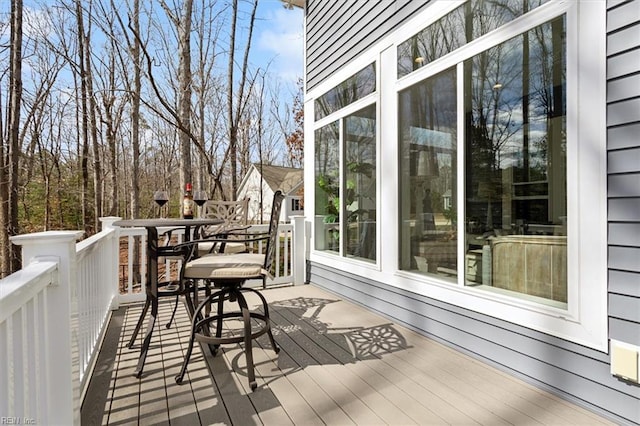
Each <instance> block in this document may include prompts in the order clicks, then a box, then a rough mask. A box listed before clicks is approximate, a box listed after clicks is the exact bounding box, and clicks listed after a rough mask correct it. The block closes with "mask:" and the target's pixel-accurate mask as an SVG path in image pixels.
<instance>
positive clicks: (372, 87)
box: [314, 63, 376, 120]
mask: <svg viewBox="0 0 640 426" xmlns="http://www.w3.org/2000/svg"><path fill="white" fill-rule="evenodd" d="M375 91H376V64H375V63H372V64H370V65H367V66H366V67H365V68H363V69H362V70H360V71H358V72H357V73H355V74H354V75H352V76H351V77H349V78H348V79H346V80H345V81H343V82H342V83H340V84H338V85H337V86H336V87H334V88H333V89H331V90H329V91H328V92H327V93H325V94H324V95H322V96H320V97H319V98H318V99H316V100H315V103H314V106H315V119H316V120H319V119H321V118H323V117H326V116H327V115H329V114H331V113H334V112H336V111H338V110H339V109H340V108H344V107H346V106H347V105H349V104H351V103H353V102H355V101H357V100H358V99H361V98H363V97H365V96H367V95H369V94H371V93H373V92H375Z"/></svg>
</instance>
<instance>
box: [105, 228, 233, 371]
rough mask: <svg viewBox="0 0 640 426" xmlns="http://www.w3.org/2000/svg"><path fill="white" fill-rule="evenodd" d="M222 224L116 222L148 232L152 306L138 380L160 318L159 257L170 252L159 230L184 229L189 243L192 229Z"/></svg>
mask: <svg viewBox="0 0 640 426" xmlns="http://www.w3.org/2000/svg"><path fill="white" fill-rule="evenodd" d="M221 223H222V220H220V219H171V218H168V219H162V218H157V219H128V220H119V221H116V222H114V225H115V226H120V227H133V228H145V229H146V230H147V282H146V283H145V288H146V293H147V296H146V297H147V298H148V299H149V301H150V305H151V316H150V317H149V322H148V324H147V330H146V333H145V336H144V340H143V342H142V346H141V348H140V358H138V365H137V367H136V369H135V372H134V375H135V376H136V377H137V378H140V377H141V376H142V370H143V368H144V362H145V360H146V358H147V352H148V351H149V344H150V343H151V335H152V334H153V328H154V327H155V323H156V317H157V316H158V257H160V256H163V255H165V254H166V252H168V250H170V247H169V248H167V249H168V250H167V251H166V252H165V250H163V249H165V248H164V247H158V228H162V227H171V228H180V227H184V238H185V241H189V240H190V238H191V227H195V229H196V230H197V229H198V228H199V227H201V226H210V225H219V224H221Z"/></svg>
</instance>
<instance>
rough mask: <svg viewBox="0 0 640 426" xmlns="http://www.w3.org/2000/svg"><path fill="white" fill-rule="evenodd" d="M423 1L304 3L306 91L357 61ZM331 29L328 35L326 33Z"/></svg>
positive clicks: (311, 0)
mask: <svg viewBox="0 0 640 426" xmlns="http://www.w3.org/2000/svg"><path fill="white" fill-rule="evenodd" d="M428 3H429V2H428V1H426V0H420V1H416V0H402V1H390V0H377V1H373V0H372V1H369V0H366V1H365V0H348V1H343V0H309V1H308V2H307V36H306V43H307V44H306V47H307V51H306V54H307V90H311V89H313V88H314V87H315V86H317V85H318V84H319V83H321V82H322V81H323V80H325V79H326V78H327V77H329V76H330V75H332V74H333V73H335V72H336V71H337V70H339V69H340V68H342V67H344V66H345V65H346V64H348V63H349V62H351V61H352V60H353V59H355V58H356V57H358V56H359V55H360V54H362V52H364V51H366V50H367V49H368V48H370V47H371V46H372V45H373V44H374V43H375V42H377V41H378V40H379V39H380V38H382V37H383V36H384V35H385V34H386V33H389V32H390V31H393V30H394V29H396V28H397V27H398V26H399V25H400V24H401V23H402V22H403V21H405V20H406V19H407V17H409V16H411V15H413V14H414V13H415V12H417V11H420V10H422V9H424V8H426V7H427V5H428ZM327 28H330V29H331V30H330V31H326V29H327Z"/></svg>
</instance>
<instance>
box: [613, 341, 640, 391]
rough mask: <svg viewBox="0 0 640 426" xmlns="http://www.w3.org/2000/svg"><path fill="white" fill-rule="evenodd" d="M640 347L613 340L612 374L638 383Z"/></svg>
mask: <svg viewBox="0 0 640 426" xmlns="http://www.w3.org/2000/svg"><path fill="white" fill-rule="evenodd" d="M639 354H640V347H638V346H634V345H631V344H629V343H624V342H619V341H617V340H611V374H613V375H614V376H617V377H620V378H622V379H624V380H628V381H630V382H634V383H638V371H640V356H639Z"/></svg>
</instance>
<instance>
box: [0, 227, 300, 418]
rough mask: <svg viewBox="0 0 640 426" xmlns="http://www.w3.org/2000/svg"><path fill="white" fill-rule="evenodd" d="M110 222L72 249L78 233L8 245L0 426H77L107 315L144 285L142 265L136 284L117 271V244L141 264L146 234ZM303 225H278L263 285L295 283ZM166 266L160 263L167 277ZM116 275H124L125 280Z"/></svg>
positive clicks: (1, 295)
mask: <svg viewBox="0 0 640 426" xmlns="http://www.w3.org/2000/svg"><path fill="white" fill-rule="evenodd" d="M118 219H120V218H115V217H110V218H103V219H102V222H103V230H102V231H101V232H100V233H99V234H96V235H94V236H92V237H90V238H88V239H86V240H84V241H81V242H78V243H76V239H77V238H78V237H79V236H80V235H81V233H80V232H79V231H48V232H40V233H34V234H25V235H19V236H16V237H12V238H11V241H12V242H13V243H14V244H16V245H20V246H22V260H23V269H22V270H20V271H18V272H16V273H14V274H12V275H10V276H9V277H7V278H5V279H3V280H0V422H1V423H3V424H65V425H68V424H79V423H80V406H81V404H82V400H83V398H84V392H85V390H86V388H87V386H88V384H89V379H90V377H91V372H92V370H93V364H94V363H95V360H96V357H97V355H98V353H99V350H100V346H101V343H102V338H103V336H104V333H105V331H106V328H107V327H106V326H107V325H108V322H109V319H110V315H111V311H112V310H113V309H117V307H118V306H119V304H120V303H123V302H124V303H127V302H133V301H136V300H143V299H144V286H140V285H139V284H137V283H139V282H144V280H145V278H146V270H145V266H144V265H145V262H138V263H140V264H141V265H142V266H141V268H140V274H139V278H140V280H136V279H134V278H135V277H136V276H137V273H136V271H135V269H134V262H127V263H126V264H125V265H121V264H120V242H121V237H122V238H123V239H125V240H126V241H127V244H128V249H127V250H128V254H129V255H128V257H127V259H133V254H134V250H133V241H135V237H136V236H138V237H140V241H141V243H142V244H141V246H140V258H141V259H144V258H145V256H146V252H145V247H146V241H145V238H146V232H145V231H144V230H143V229H126V228H122V229H120V228H117V227H113V222H114V221H116V220H118ZM261 226H262V225H261ZM304 226H305V224H304V218H303V217H297V218H295V219H294V221H293V222H292V224H281V225H280V229H279V230H280V241H281V244H279V246H278V248H277V256H278V263H277V265H278V271H277V274H276V278H275V279H274V280H270V281H269V282H268V284H280V283H288V282H291V283H293V284H302V283H303V281H304V277H305V271H304V267H305V254H304V253H305V232H304ZM265 227H266V225H265ZM255 228H257V229H258V230H259V228H260V226H256V227H255ZM179 238H181V237H179ZM259 250H262V247H259ZM171 266H172V265H171V264H170V263H167V264H166V267H167V268H168V269H167V270H168V271H171V270H172V269H171ZM122 270H126V271H127V272H128V273H127V274H126V277H127V278H126V280H125V281H122V280H121V271H122ZM123 283H124V285H123Z"/></svg>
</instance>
